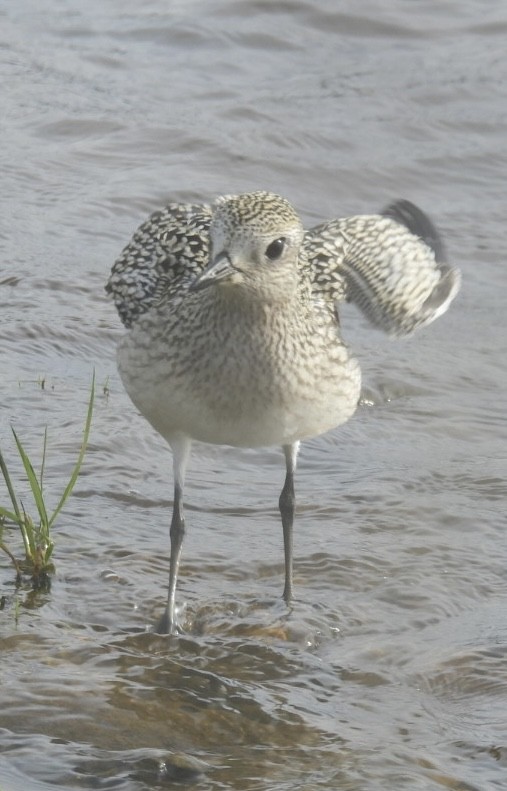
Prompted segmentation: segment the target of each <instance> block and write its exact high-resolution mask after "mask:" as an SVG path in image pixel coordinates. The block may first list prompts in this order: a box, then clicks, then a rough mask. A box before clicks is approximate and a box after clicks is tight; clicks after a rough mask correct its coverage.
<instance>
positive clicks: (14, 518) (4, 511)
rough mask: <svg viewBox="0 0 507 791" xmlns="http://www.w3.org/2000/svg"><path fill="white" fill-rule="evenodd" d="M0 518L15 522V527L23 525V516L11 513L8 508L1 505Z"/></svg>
mask: <svg viewBox="0 0 507 791" xmlns="http://www.w3.org/2000/svg"><path fill="white" fill-rule="evenodd" d="M0 516H4V517H5V518H6V519H8V520H9V522H14V524H15V525H19V524H21V521H22V516H21V514H19V516H18V514H15V513H14V512H13V511H9V510H8V509H7V508H4V507H3V506H1V505H0Z"/></svg>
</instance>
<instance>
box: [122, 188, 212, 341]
mask: <svg viewBox="0 0 507 791" xmlns="http://www.w3.org/2000/svg"><path fill="white" fill-rule="evenodd" d="M210 218H211V209H210V207H209V206H207V205H205V204H190V203H170V204H169V205H168V206H166V207H165V208H164V209H162V210H161V211H156V212H154V213H153V214H152V215H151V216H150V217H149V218H148V219H147V220H146V222H144V223H143V224H142V225H141V226H140V227H139V228H138V229H137V231H136V232H135V234H134V236H133V237H132V239H131V240H130V242H129V243H128V244H127V246H126V247H125V248H124V249H123V251H122V253H121V254H120V256H119V258H118V259H117V260H116V261H115V263H114V265H113V268H112V270H111V276H110V278H109V281H108V283H107V285H106V291H107V292H108V293H109V294H111V296H112V297H113V300H114V303H115V305H116V309H117V310H118V313H119V314H120V318H121V320H122V322H123V324H124V325H125V326H126V327H131V326H132V325H133V324H134V322H135V321H136V320H137V318H138V317H139V316H140V315H142V314H143V313H144V312H145V311H147V310H148V308H149V307H150V306H151V305H153V304H154V303H155V302H156V301H157V300H158V299H159V298H160V297H161V296H162V295H163V294H170V296H171V297H172V298H177V297H178V295H181V296H184V294H185V293H186V290H187V288H188V286H189V285H190V283H191V282H192V281H193V280H194V279H195V278H196V276H197V275H198V274H199V273H200V272H202V270H203V269H204V267H205V266H206V265H207V264H208V260H209V236H208V231H209V224H210Z"/></svg>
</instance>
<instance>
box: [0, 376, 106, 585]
mask: <svg viewBox="0 0 507 791" xmlns="http://www.w3.org/2000/svg"><path fill="white" fill-rule="evenodd" d="M94 398H95V373H94V374H93V377H92V384H91V388H90V398H89V401H88V411H87V414H86V421H85V426H84V430H83V439H82V442H81V448H80V450H79V455H78V457H77V461H76V463H75V465H74V468H73V470H72V474H71V476H70V479H69V481H68V483H67V486H66V487H65V489H64V491H63V494H62V495H61V497H60V499H59V501H58V503H57V505H56V508H54V510H53V511H52V512H50V510H49V508H48V506H47V504H46V499H45V494H44V472H45V469H46V455H47V428H46V429H45V431H44V439H43V445H42V461H41V466H40V472H39V474H38V475H37V473H36V472H35V470H34V467H33V464H32V462H31V460H30V458H29V456H28V454H27V452H26V451H25V449H24V447H23V444H22V442H21V440H20V438H19V437H18V435H17V433H16V431H15V429H14V428H13V427H12V426H11V430H12V433H13V436H14V441H15V443H16V448H17V451H18V454H19V457H20V459H21V462H22V464H23V468H24V470H25V474H26V477H27V480H28V483H29V486H30V492H31V495H32V500H33V505H34V506H35V511H36V514H37V516H36V518H34V517H32V516H31V515H30V514H29V513H27V511H26V509H25V506H24V504H23V502H22V501H21V499H20V498H19V497H18V496H17V495H16V491H15V488H14V485H13V483H12V478H11V475H10V473H9V470H8V467H7V464H6V462H5V459H4V457H3V455H2V452H1V451H0V472H1V473H2V475H3V478H4V481H5V485H6V487H7V492H8V495H9V498H10V501H11V508H4V507H3V506H0V550H2V551H3V552H4V553H5V554H6V555H7V556H8V557H9V558H10V560H11V562H12V564H13V566H14V568H15V570H16V576H17V580H18V582H20V581H21V578H22V573H27V574H30V576H31V578H32V582H33V586H34V588H36V589H38V588H41V587H42V588H47V587H48V586H49V582H50V574H51V573H52V572H53V571H54V567H53V564H52V562H51V557H52V555H53V549H54V542H53V540H52V537H51V529H52V527H53V525H54V523H55V520H56V518H57V516H58V515H59V513H60V511H61V510H62V508H63V507H64V505H65V503H66V502H67V500H68V498H69V497H70V495H71V493H72V490H73V488H74V486H75V483H76V481H77V478H78V475H79V471H80V469H81V465H82V463H83V459H84V455H85V452H86V446H87V444H88V438H89V436H90V428H91V422H92V415H93V403H94ZM9 522H10V523H12V524H14V525H17V526H18V527H19V530H20V533H21V538H22V541H23V546H24V550H25V558H24V561H18V560H17V559H16V557H15V556H14V554H13V553H12V552H11V551H10V549H8V547H7V546H6V545H5V542H4V541H3V528H4V526H5V525H6V524H7V523H9Z"/></svg>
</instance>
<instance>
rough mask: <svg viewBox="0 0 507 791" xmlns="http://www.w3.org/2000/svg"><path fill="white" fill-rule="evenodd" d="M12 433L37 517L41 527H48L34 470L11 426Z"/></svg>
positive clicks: (42, 499)
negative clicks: (37, 513)
mask: <svg viewBox="0 0 507 791" xmlns="http://www.w3.org/2000/svg"><path fill="white" fill-rule="evenodd" d="M11 430H12V433H13V434H14V439H15V441H16V445H17V448H18V452H19V455H20V456H21V461H22V462H23V467H24V468H25V472H26V475H27V478H28V483H29V484H30V489H31V490H32V496H33V499H34V502H35V505H36V507H37V511H38V512H39V517H40V521H41V525H43V526H47V525H48V515H47V511H46V504H45V503H44V497H43V494H42V489H41V488H40V484H39V481H38V478H37V476H36V474H35V470H34V468H33V467H32V462H31V461H30V459H29V457H28V455H27V453H26V451H25V449H24V448H23V445H22V444H21V441H20V439H19V437H18V435H17V434H16V432H15V430H14V429H13V428H12V426H11Z"/></svg>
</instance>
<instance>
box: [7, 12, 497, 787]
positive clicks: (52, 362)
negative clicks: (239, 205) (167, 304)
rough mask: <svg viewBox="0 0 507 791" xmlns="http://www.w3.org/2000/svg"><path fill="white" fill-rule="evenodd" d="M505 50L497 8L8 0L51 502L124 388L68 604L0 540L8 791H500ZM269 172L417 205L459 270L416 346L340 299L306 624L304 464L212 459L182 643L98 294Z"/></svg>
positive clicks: (314, 506)
mask: <svg viewBox="0 0 507 791" xmlns="http://www.w3.org/2000/svg"><path fill="white" fill-rule="evenodd" d="M506 34H507V8H506V6H505V3H503V2H500V0H497V1H496V2H495V0H491V1H490V2H488V3H480V2H478V0H468V2H467V1H465V0H464V1H463V2H459V3H457V2H452V0H446V1H442V2H438V3H435V2H432V1H431V0H413V2H410V3H407V2H402V0H391V2H388V3H387V2H386V3H375V2H373V0H366V1H365V2H362V3H360V4H359V3H352V2H337V3H335V4H331V3H328V2H327V1H326V0H312V1H311V2H310V0H309V1H308V2H300V0H287V2H281V3H276V2H268V1H267V0H257V2H254V1H253V0H239V1H238V0H222V1H221V2H219V0H210V1H209V2H203V1H201V2H197V0H188V1H187V2H183V1H182V0H167V1H166V2H164V1H163V0H149V1H147V2H143V3H139V2H132V0H127V1H126V2H123V1H122V2H120V0H109V2H107V3H103V2H99V0H87V2H86V3H84V2H82V1H81V2H79V0H70V2H63V0H48V1H47V2H45V3H37V2H35V0H18V2H16V3H0V74H1V97H2V138H1V139H2V145H1V147H0V158H1V162H2V186H1V190H0V251H1V259H0V306H1V307H0V311H1V312H0V317H1V318H0V339H1V344H0V359H1V372H2V375H1V378H0V404H1V422H0V442H1V447H2V450H3V451H4V454H5V455H6V456H7V457H8V459H9V460H10V459H12V458H13V456H14V448H13V445H12V439H11V436H10V431H9V423H11V422H12V423H13V424H14V425H15V426H16V427H17V428H18V429H19V432H20V434H21V435H22V437H23V439H24V441H25V443H26V445H27V448H28V449H29V451H30V452H31V453H33V454H34V455H37V453H38V450H39V448H40V444H41V438H42V433H43V429H44V426H45V425H46V424H47V425H48V430H49V450H48V456H49V458H48V464H47V487H48V498H49V499H50V500H51V501H52V502H56V498H57V496H58V494H59V491H60V490H61V488H62V486H63V485H64V481H65V478H66V476H68V475H69V473H70V469H71V467H72V464H73V461H74V459H75V456H76V453H77V448H78V445H79V441H80V435H81V430H82V426H83V423H84V415H85V410H86V401H87V395H88V389H89V384H90V379H91V372H92V369H93V368H94V367H95V369H96V371H97V381H98V385H99V387H98V391H99V392H98V397H97V403H96V411H95V416H94V424H93V434H92V439H91V444H90V449H89V452H88V455H87V459H86V464H85V468H84V470H83V473H82V476H81V477H80V479H79V482H78V485H77V489H76V494H75V495H74V496H73V498H72V500H71V501H70V502H69V504H68V506H67V508H66V510H65V511H64V512H63V514H62V516H61V518H60V520H59V522H58V523H57V526H56V529H55V540H56V549H55V564H56V575H55V577H54V580H53V585H52V589H51V591H50V592H46V593H39V594H37V595H34V594H33V593H32V592H30V590H29V589H28V587H27V588H26V589H25V588H22V589H20V590H18V591H16V590H15V586H14V579H13V573H12V569H11V567H10V566H9V563H8V561H7V558H6V557H4V556H3V555H0V564H1V565H0V596H2V597H3V598H2V601H3V604H4V606H3V609H2V610H1V611H0V648H1V654H0V684H1V686H0V788H1V790H2V791H26V789H34V790H35V791H39V789H40V790H41V791H42V790H44V791H45V790H46V789H55V788H66V789H71V788H89V789H92V788H94V789H96V788H114V789H125V790H128V791H137V790H139V791H141V790H143V789H150V788H159V787H160V788H167V787H173V786H179V787H181V784H188V785H190V786H192V787H195V788H197V789H203V790H204V789H210V790H211V789H213V791H214V790H215V789H217V790H218V789H241V791H253V790H254V789H255V790H257V789H270V791H283V790H284V789H294V788H297V789H311V790H312V791H313V790H314V789H317V788H322V789H333V790H335V789H338V788H339V789H348V790H349V791H366V790H370V789H371V791H379V789H385V790H386V791H391V790H393V789H395V790H398V789H410V791H415V790H416V789H424V790H425V791H433V790H434V789H438V788H445V789H459V790H461V791H465V789H466V790H467V791H471V790H472V789H473V790H474V791H493V790H494V789H501V788H505V787H507V713H506V712H507V673H506V659H507V657H506V653H507V617H506V604H507V601H506V599H507V596H506V589H507V545H506V539H505V526H506V520H505V500H506V494H507V492H506V488H507V485H506V478H507V475H506V473H507V463H506V458H507V451H506V439H507V430H506V423H505V389H506V386H507V373H506V369H505V349H506V340H507V338H506V334H507V333H506V323H505V302H506V280H507V277H506V269H505V260H504V258H505V247H506V239H507V231H506V225H505V202H506V198H505V183H506V153H505V150H506V149H505V140H506V132H507V95H506V87H505V86H506V85H507V60H506V58H505V37H506ZM256 188H264V189H273V190H275V191H277V192H280V193H282V194H283V195H285V196H287V197H288V198H289V199H290V200H291V201H292V202H293V203H294V204H295V205H296V206H297V207H298V208H299V209H300V211H301V213H302V216H303V217H304V219H305V221H306V222H307V223H312V222H317V221H319V220H322V219H325V218H329V217H333V216H338V215H346V214H351V213H355V212H372V211H375V210H376V209H377V208H380V207H382V206H383V205H384V204H385V203H387V202H388V201H390V200H391V199H393V198H396V197H406V198H408V199H410V200H413V201H415V202H416V203H418V204H420V205H421V206H422V207H423V208H425V209H427V210H428V211H429V212H430V214H432V216H433V217H434V219H435V220H436V221H437V223H438V224H439V225H440V227H441V229H442V232H443V234H444V236H445V238H446V241H447V246H448V252H449V257H450V258H451V260H453V261H454V262H456V263H457V264H458V265H459V266H460V267H461V268H462V270H463V275H464V285H463V289H462V293H461V294H460V296H459V298H458V299H457V301H456V303H455V304H454V305H453V307H452V309H451V311H450V312H449V314H448V315H446V316H445V317H443V318H442V319H441V320H439V321H438V322H436V323H435V324H434V325H432V326H431V327H429V328H428V329H427V330H425V331H424V332H421V333H419V334H417V335H416V336H415V337H413V338H411V339H409V340H406V341H404V342H396V343H394V342H389V341H387V340H385V339H384V338H383V337H382V336H381V335H380V334H378V333H375V332H373V331H372V330H370V329H368V328H367V327H366V326H365V325H364V323H363V321H362V320H361V319H360V318H359V317H358V316H357V315H356V314H355V313H354V312H353V311H351V310H346V311H345V312H344V318H343V323H344V326H345V330H346V335H347V338H348V340H349V343H350V344H351V345H352V346H353V347H354V348H356V349H357V352H358V355H359V357H360V359H361V361H362V365H363V370H364V380H365V392H364V404H363V406H362V408H361V409H360V410H359V411H358V414H357V415H356V416H355V417H354V419H353V420H352V421H350V422H349V423H348V424H347V425H346V426H345V427H343V428H341V429H339V430H337V431H334V432H331V433H330V434H328V435H327V436H325V437H322V438H319V439H315V440H313V441H311V442H308V443H306V445H305V446H304V448H303V452H302V454H301V461H300V469H299V473H298V480H297V490H298V498H299V499H298V517H297V525H296V534H295V551H296V595H297V601H296V604H295V607H294V611H293V612H292V614H291V615H290V616H288V614H287V612H286V610H285V607H284V606H283V603H282V602H281V600H280V598H279V597H280V594H281V589H282V571H283V568H282V566H283V563H282V548H281V542H282V539H281V529H280V526H279V523H278V514H277V507H276V506H277V498H278V494H279V489H280V486H281V482H282V477H283V463H282V460H281V455H280V454H279V452H278V451H276V450H265V451H257V452H249V451H244V452H240V451H238V450H233V449H220V448H209V447H201V448H199V449H198V451H197V452H196V453H195V454H194V458H193V463H192V466H191V470H190V474H189V481H188V489H187V499H188V513H187V516H188V522H189V530H188V538H187V540H186V545H185V548H184V557H183V564H182V571H181V584H180V588H179V597H178V598H179V601H180V602H181V603H182V604H183V603H186V611H185V614H184V618H185V619H186V623H187V633H186V635H185V636H184V637H182V638H180V639H164V638H160V637H157V636H155V635H153V634H151V633H149V631H147V629H148V627H149V626H150V624H152V623H153V622H154V620H155V617H156V615H157V614H158V613H159V612H160V609H161V607H162V605H163V601H164V598H165V584H166V577H167V551H168V535H167V533H168V523H169V513H170V505H171V472H170V469H171V462H170V454H169V451H168V449H167V448H166V447H165V445H164V443H163V442H162V440H161V439H160V438H159V437H157V436H156V435H155V434H154V433H153V432H152V430H151V429H150V428H149V427H148V425H147V424H146V423H145V422H144V420H143V419H142V418H141V417H139V416H138V415H137V414H136V412H135V410H134V408H133V406H132V405H131V403H130V402H129V401H128V399H127V397H126V395H125V394H124V392H123V390H122V388H121V385H120V382H119V380H118V377H117V374H116V371H115V361H114V349H115V345H116V342H117V339H118V337H119V336H120V334H121V328H120V323H119V320H118V319H117V317H116V315H115V312H114V309H113V307H112V305H110V304H109V302H108V301H107V300H106V298H105V295H104V293H103V284H104V281H105V280H106V278H107V275H108V271H109V268H110V265H111V263H112V261H113V260H114V258H115V256H116V255H117V254H118V252H119V251H120V249H121V247H122V246H123V244H124V243H125V242H126V241H127V240H128V238H129V237H130V234H131V232H132V231H133V230H134V228H135V227H136V226H137V225H138V224H139V223H140V222H141V221H142V220H143V219H144V218H145V216H146V215H147V214H148V213H149V211H151V210H152V209H154V208H156V207H158V206H160V205H162V204H163V203H164V202H165V201H167V200H168V199H196V200H201V199H209V198H211V197H213V196H214V195H216V194H218V193H221V192H232V191H236V190H239V191H245V190H250V189H256ZM42 381H43V382H44V388H42V387H41V382H42ZM18 474H19V470H18ZM18 485H20V486H21V487H22V488H23V484H21V483H20V484H18ZM25 488H26V487H25ZM0 495H1V500H2V503H3V502H5V499H4V498H5V497H6V495H5V492H3V490H2V491H1V492H0ZM4 538H5V540H6V542H7V543H8V544H9V546H11V548H14V547H15V546H16V543H15V542H16V539H17V536H16V534H15V533H11V532H9V531H8V532H7V535H6V536H4Z"/></svg>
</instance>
